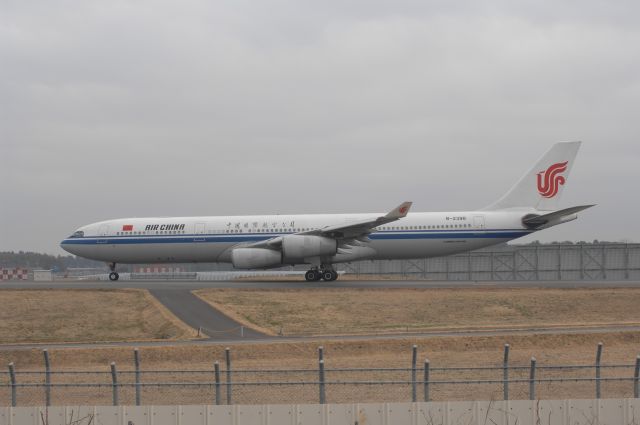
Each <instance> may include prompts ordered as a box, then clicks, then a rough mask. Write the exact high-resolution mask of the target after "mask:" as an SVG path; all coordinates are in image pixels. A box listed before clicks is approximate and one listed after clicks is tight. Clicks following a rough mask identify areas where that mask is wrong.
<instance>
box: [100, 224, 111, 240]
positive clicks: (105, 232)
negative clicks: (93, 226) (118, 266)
mask: <svg viewBox="0 0 640 425" xmlns="http://www.w3.org/2000/svg"><path fill="white" fill-rule="evenodd" d="M98 236H100V237H101V238H102V237H105V236H109V225H108V224H103V225H102V226H100V227H99V228H98ZM98 243H107V240H106V239H98Z"/></svg>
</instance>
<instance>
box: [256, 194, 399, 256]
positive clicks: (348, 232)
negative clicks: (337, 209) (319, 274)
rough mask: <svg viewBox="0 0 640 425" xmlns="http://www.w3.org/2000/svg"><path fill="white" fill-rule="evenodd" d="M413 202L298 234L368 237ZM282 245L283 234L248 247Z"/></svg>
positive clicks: (354, 237)
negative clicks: (358, 218)
mask: <svg viewBox="0 0 640 425" xmlns="http://www.w3.org/2000/svg"><path fill="white" fill-rule="evenodd" d="M411 204H412V202H403V203H402V204H400V205H398V206H397V207H395V208H394V209H392V210H391V211H389V212H388V213H387V214H385V215H382V216H379V217H375V218H369V219H363V220H359V221H350V222H347V223H342V224H336V225H332V226H326V227H322V228H320V229H315V230H309V231H306V232H300V233H296V234H297V235H313V236H325V237H328V238H334V239H356V238H360V237H366V236H367V235H368V234H369V233H371V232H372V231H373V229H374V228H376V227H378V226H382V225H383V224H387V223H391V222H392V221H396V220H399V219H401V218H403V217H406V215H407V214H408V213H409V209H410V208H411ZM281 245H282V236H277V237H275V238H272V239H268V240H266V241H260V242H256V243H252V244H249V245H246V247H252V248H271V249H278V248H280V246H281Z"/></svg>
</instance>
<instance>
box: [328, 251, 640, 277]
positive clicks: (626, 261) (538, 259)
mask: <svg viewBox="0 0 640 425" xmlns="http://www.w3.org/2000/svg"><path fill="white" fill-rule="evenodd" d="M339 268H340V270H344V271H345V272H346V273H349V274H355V275H368V274H374V275H394V276H398V275H402V276H404V277H405V278H417V279H429V280H439V281H465V280H470V281H502V280H508V281H518V280H526V281H536V280H638V279H640V244H626V243H593V244H540V245H506V244H505V245H500V246H496V247H489V248H485V249H481V250H477V251H471V252H467V253H463V254H457V255H451V256H448V257H437V258H424V259H418V260H386V261H385V260H382V261H360V262H354V263H347V264H344V265H339Z"/></svg>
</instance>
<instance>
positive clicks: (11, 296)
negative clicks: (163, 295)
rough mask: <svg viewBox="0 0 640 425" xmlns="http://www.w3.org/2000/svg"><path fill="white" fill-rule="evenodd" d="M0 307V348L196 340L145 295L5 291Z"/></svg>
mask: <svg viewBox="0 0 640 425" xmlns="http://www.w3.org/2000/svg"><path fill="white" fill-rule="evenodd" d="M0 306H1V307H0V343H27V342H64V341H73V342H96V341H123V340H132V339H133V340H149V339H184V338H189V337H193V336H195V333H194V331H193V330H192V329H191V328H189V327H188V326H186V325H185V324H183V323H182V322H181V321H179V320H178V319H177V318H175V316H173V315H172V314H171V313H170V312H169V311H167V310H166V309H165V308H164V307H163V306H162V305H160V304H159V303H158V302H157V301H156V300H155V298H153V297H152V296H151V295H150V294H149V293H148V292H147V291H144V290H133V289H120V290H117V289H114V290H110V289H109V290H84V289H47V290H31V289H28V290H22V289H18V290H12V289H7V290H0Z"/></svg>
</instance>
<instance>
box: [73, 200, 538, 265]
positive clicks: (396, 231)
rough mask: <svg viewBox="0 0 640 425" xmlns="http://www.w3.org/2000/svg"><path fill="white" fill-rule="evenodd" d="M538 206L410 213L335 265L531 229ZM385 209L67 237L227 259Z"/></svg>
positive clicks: (192, 221)
mask: <svg viewBox="0 0 640 425" xmlns="http://www.w3.org/2000/svg"><path fill="white" fill-rule="evenodd" d="M531 212H534V211H533V210H517V211H477V212H469V211H466V212H429V213H410V214H408V215H407V216H406V217H404V218H401V219H399V220H397V221H394V222H391V223H388V224H385V225H382V226H379V227H377V228H376V229H374V230H373V232H372V233H371V234H370V235H369V236H368V239H369V240H367V241H364V242H363V244H362V246H363V249H360V250H356V251H355V254H351V255H342V256H341V255H336V256H335V257H332V258H330V259H327V260H328V261H329V262H330V263H340V262H346V261H355V260H365V259H410V258H426V257H435V256H442V255H449V254H454V253H459V252H464V251H470V250H474V249H478V248H482V247H485V246H489V245H494V244H498V243H501V242H506V241H509V240H512V239H516V238H519V237H522V236H525V235H528V234H530V233H532V232H533V230H531V229H528V228H527V227H525V226H524V225H523V224H522V217H523V216H524V215H526V214H528V213H531ZM379 216H380V214H312V215H270V216H229V217H167V218H130V219H118V220H110V221H103V222H99V223H94V224H90V225H87V226H84V227H81V228H80V229H78V230H77V231H76V232H75V233H74V235H72V236H70V237H68V238H66V239H64V240H63V241H62V243H61V246H62V248H63V249H65V250H66V251H68V252H70V253H72V254H76V255H79V256H81V257H85V258H91V259H94V260H100V261H106V262H110V263H155V262H163V263H165V262H172V263H173V262H175V263H177V262H230V261H231V255H230V253H231V250H232V249H234V248H238V247H241V246H243V245H247V244H250V243H255V242H259V241H264V240H268V239H272V238H275V237H278V236H284V235H289V234H294V233H300V232H306V231H310V230H315V229H321V228H323V227H326V226H332V225H340V224H345V223H349V222H356V221H359V220H364V219H368V218H375V217H379Z"/></svg>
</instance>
